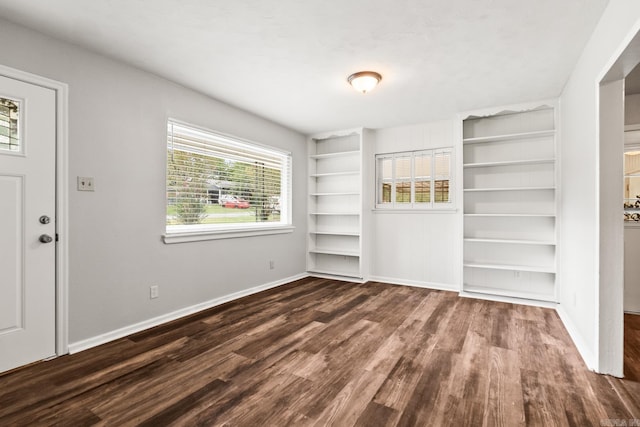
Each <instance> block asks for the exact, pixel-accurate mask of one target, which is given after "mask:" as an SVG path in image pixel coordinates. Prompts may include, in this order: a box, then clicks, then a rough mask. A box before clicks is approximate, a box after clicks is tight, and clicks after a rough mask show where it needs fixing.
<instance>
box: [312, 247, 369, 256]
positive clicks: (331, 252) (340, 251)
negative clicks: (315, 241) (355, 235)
mask: <svg viewBox="0 0 640 427" xmlns="http://www.w3.org/2000/svg"><path fill="white" fill-rule="evenodd" d="M309 253H312V254H324V255H339V256H351V257H359V256H360V252H358V251H345V250H344V249H330V248H314V249H309Z"/></svg>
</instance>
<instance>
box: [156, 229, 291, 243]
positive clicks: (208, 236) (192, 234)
mask: <svg viewBox="0 0 640 427" xmlns="http://www.w3.org/2000/svg"><path fill="white" fill-rule="evenodd" d="M293 230H295V227H294V226H293V225H279V226H273V227H251V228H235V229H226V230H206V231H204V230H201V231H182V232H174V233H167V234H165V235H163V236H162V240H163V241H164V243H165V244H173V243H187V242H201V241H204V240H219V239H237V238H241V237H253V236H267V235H271V234H287V233H293Z"/></svg>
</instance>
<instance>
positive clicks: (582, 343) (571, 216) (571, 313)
mask: <svg viewBox="0 0 640 427" xmlns="http://www.w3.org/2000/svg"><path fill="white" fill-rule="evenodd" d="M639 17H640V2H638V1H637V0H611V1H610V3H609V5H608V6H607V8H606V10H605V12H604V14H603V16H602V18H601V20H600V22H599V23H598V26H597V27H596V29H595V31H594V33H593V35H592V37H591V39H590V40H589V42H588V43H587V45H586V46H585V49H584V51H583V54H582V56H581V57H580V60H579V61H578V63H577V64H576V67H575V69H574V70H573V72H572V74H571V77H570V79H569V81H568V82H567V84H566V86H565V88H564V90H563V93H562V96H561V109H562V110H561V124H560V130H561V143H560V149H561V159H560V162H561V163H560V172H561V188H562V197H561V201H560V215H561V216H562V228H561V236H560V246H559V248H560V269H559V279H560V280H559V283H560V295H559V297H560V308H559V312H560V313H561V316H562V319H563V321H564V322H565V325H566V326H567V329H568V330H569V332H570V333H571V335H572V338H573V339H574V341H575V342H576V344H577V346H578V349H579V350H580V352H581V354H582V356H583V358H584V359H585V362H586V363H587V365H588V366H589V367H590V368H593V369H596V370H597V369H599V368H600V360H599V356H598V354H599V345H600V337H599V312H600V310H601V309H602V307H600V300H599V293H600V281H599V279H598V278H599V274H600V272H599V268H598V266H599V262H600V252H599V251H600V246H599V243H600V242H599V229H600V225H599V221H600V218H599V172H598V171H599V166H600V165H599V156H598V154H599V134H598V119H599V114H598V90H599V82H600V80H601V79H602V77H603V76H604V73H606V71H607V70H608V69H609V67H611V65H612V64H613V62H614V61H615V59H616V58H617V57H618V56H619V55H620V53H621V52H622V50H623V49H624V45H625V44H626V42H628V41H630V40H631V38H632V37H633V36H634V35H635V32H636V31H637V28H638V23H639V20H638V18H639ZM603 286H606V284H603Z"/></svg>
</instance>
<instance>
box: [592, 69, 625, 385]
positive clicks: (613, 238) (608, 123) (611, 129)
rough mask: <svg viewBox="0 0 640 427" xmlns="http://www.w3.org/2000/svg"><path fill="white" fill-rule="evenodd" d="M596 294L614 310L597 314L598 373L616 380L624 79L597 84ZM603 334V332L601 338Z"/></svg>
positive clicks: (619, 366) (619, 371)
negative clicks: (597, 250)
mask: <svg viewBox="0 0 640 427" xmlns="http://www.w3.org/2000/svg"><path fill="white" fill-rule="evenodd" d="M599 110H600V111H599V113H600V144H599V150H600V154H599V164H600V174H599V175H600V176H599V179H600V184H599V186H600V189H601V191H600V196H599V199H600V212H599V215H600V228H599V230H600V236H599V242H600V258H599V259H600V267H599V269H600V278H601V279H600V294H599V296H598V298H599V299H598V302H599V304H600V306H601V307H615V310H612V311H611V312H610V313H609V315H605V316H603V315H602V312H601V315H600V344H599V347H600V354H599V366H598V370H599V371H603V372H606V373H609V374H612V375H615V376H618V377H622V376H623V375H624V372H623V363H622V362H623V360H622V357H620V358H618V357H617V355H618V354H619V355H622V352H623V350H624V334H623V332H624V317H623V313H622V305H623V294H624V262H623V261H624V224H623V222H622V221H621V218H622V215H623V212H624V211H623V206H622V203H621V201H622V198H623V197H624V196H623V193H624V191H623V187H624V179H623V173H624V172H623V171H624V168H623V162H622V160H621V157H622V153H623V152H624V80H623V79H622V80H616V81H612V82H607V83H603V84H601V85H600V105H599ZM603 331H606V333H605V334H604V335H603Z"/></svg>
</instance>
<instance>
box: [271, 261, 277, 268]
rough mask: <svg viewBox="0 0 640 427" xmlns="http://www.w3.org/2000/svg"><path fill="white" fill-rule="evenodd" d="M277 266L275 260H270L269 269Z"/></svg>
mask: <svg viewBox="0 0 640 427" xmlns="http://www.w3.org/2000/svg"><path fill="white" fill-rule="evenodd" d="M275 268H276V262H275V261H269V270H273V269H275Z"/></svg>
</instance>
